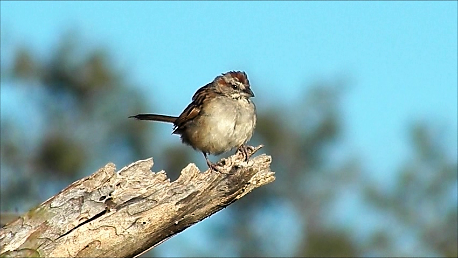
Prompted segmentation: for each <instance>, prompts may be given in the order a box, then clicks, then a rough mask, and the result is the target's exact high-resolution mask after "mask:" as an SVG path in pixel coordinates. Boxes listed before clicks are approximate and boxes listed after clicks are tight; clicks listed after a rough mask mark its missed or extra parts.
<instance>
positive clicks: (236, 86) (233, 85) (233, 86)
mask: <svg viewBox="0 0 458 258" xmlns="http://www.w3.org/2000/svg"><path fill="white" fill-rule="evenodd" d="M231 86H232V88H233V89H234V90H236V89H238V88H239V86H238V85H237V84H232V85H231Z"/></svg>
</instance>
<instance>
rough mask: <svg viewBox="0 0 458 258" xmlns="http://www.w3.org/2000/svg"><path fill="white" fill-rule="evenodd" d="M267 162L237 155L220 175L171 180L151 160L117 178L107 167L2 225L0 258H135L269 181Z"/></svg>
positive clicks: (194, 171) (191, 168)
mask: <svg viewBox="0 0 458 258" xmlns="http://www.w3.org/2000/svg"><path fill="white" fill-rule="evenodd" d="M258 148H259V147H258ZM258 148H256V149H252V151H253V153H254V152H255V151H256V150H257V149H258ZM270 162H271V158H270V156H267V155H264V154H263V155H260V156H257V157H255V158H253V159H251V160H249V161H248V162H245V161H243V160H242V158H241V156H240V155H238V154H236V155H233V156H231V157H229V158H227V159H223V160H222V161H221V164H222V167H221V169H220V170H221V171H219V172H217V171H210V170H207V171H206V172H203V173H201V172H200V171H199V169H198V168H197V167H196V166H195V165H194V164H189V165H188V166H187V167H185V168H184V169H183V170H182V171H181V175H180V177H179V178H178V179H177V180H176V181H174V182H170V179H169V178H167V176H166V174H165V172H164V171H160V172H157V173H153V172H152V171H151V168H152V166H153V160H152V159H151V158H150V159H147V160H140V161H137V162H134V163H132V164H130V165H129V166H127V167H124V168H123V169H121V170H120V171H119V172H116V169H115V165H114V164H112V163H109V164H107V165H106V166H105V167H103V168H101V169H99V170H98V171H97V172H95V173H94V174H92V175H90V176H88V177H86V178H83V179H80V180H78V181H76V182H74V183H73V184H71V185H70V186H68V187H67V188H65V189H64V190H62V191H61V192H60V193H58V194H57V195H55V196H53V197H51V198H50V199H49V200H47V201H45V202H44V203H42V204H41V205H40V206H38V207H37V208H35V209H32V210H30V211H29V212H28V213H26V214H24V215H23V216H21V217H20V218H18V219H17V220H15V221H13V222H11V223H9V224H7V225H5V227H3V228H2V229H1V230H0V256H2V257H31V256H33V257H37V256H39V257H132V256H138V255H140V254H142V253H143V252H146V251H147V250H149V249H151V248H154V247H155V246H157V245H159V244H160V243H162V242H163V241H165V240H167V239H168V238H170V237H172V236H173V235H175V234H177V233H179V232H181V231H183V230H184V229H186V228H187V227H189V226H191V225H193V224H194V223H197V222H199V221H201V220H203V219H204V218H206V217H208V216H210V215H212V214H214V213H215V212H217V211H219V210H221V209H223V208H225V207H226V206H228V205H229V204H231V203H233V202H234V201H236V200H238V199H240V198H241V197H243V196H244V195H246V194H247V193H249V192H250V191H251V190H253V189H254V188H257V187H260V186H262V185H265V184H268V183H270V182H272V181H274V180H275V177H274V173H273V172H271V171H270Z"/></svg>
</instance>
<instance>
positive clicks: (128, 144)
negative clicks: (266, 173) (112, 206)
mask: <svg viewBox="0 0 458 258" xmlns="http://www.w3.org/2000/svg"><path fill="white" fill-rule="evenodd" d="M74 35H75V33H68V34H67V35H64V36H63V40H62V41H61V43H60V45H59V46H58V47H56V48H50V49H49V56H50V58H49V59H46V58H42V57H40V56H39V55H38V54H36V53H34V50H32V49H31V48H28V47H27V46H23V47H21V48H18V51H17V52H15V53H13V54H11V59H10V60H6V61H5V62H2V68H1V73H2V78H1V90H2V95H3V94H4V91H5V90H8V91H10V92H14V93H13V94H14V95H15V96H16V97H17V98H16V99H15V100H14V101H12V100H11V105H9V106H8V107H10V108H14V109H16V110H15V111H14V112H4V110H2V117H1V172H2V173H1V211H3V212H5V211H18V212H23V211H26V210H28V209H30V208H32V207H34V206H36V205H38V204H39V203H41V202H43V201H44V200H46V199H47V198H49V197H51V196H52V195H54V194H56V193H57V192H58V191H60V190H61V189H62V188H64V187H66V186H67V185H68V184H70V183H72V182H73V181H75V180H77V179H79V178H81V177H84V176H87V175H89V174H91V173H93V172H94V171H96V170H97V169H98V168H100V167H102V166H103V165H105V164H106V163H108V162H114V163H115V164H116V166H117V168H118V169H120V168H122V167H123V166H124V165H127V164H129V163H131V162H133V161H136V160H138V159H145V158H148V157H151V156H153V157H154V160H155V163H156V164H155V167H154V168H153V170H154V171H157V170H158V168H159V169H161V168H164V169H165V170H166V171H167V173H168V174H169V176H170V177H171V178H172V179H175V178H177V177H178V172H179V171H180V169H181V168H182V167H184V166H185V165H186V164H187V163H190V162H196V163H197V164H198V165H199V167H200V168H205V166H202V165H204V163H203V162H202V160H203V159H202V157H201V155H200V153H197V152H194V151H193V150H192V149H191V148H189V147H187V146H184V145H181V143H180V141H179V138H178V137H176V136H170V137H176V139H175V144H172V145H170V144H164V143H163V141H162V140H161V138H162V137H165V136H163V135H161V136H159V135H158V134H157V133H155V132H154V130H155V129H156V128H157V127H156V126H155V125H153V124H152V123H140V122H137V121H133V120H129V119H127V117H128V116H129V115H132V114H136V113H139V112H149V111H154V110H150V108H151V107H150V106H148V105H151V104H153V105H154V101H160V98H159V97H157V96H148V98H146V97H145V96H144V95H143V94H142V93H141V92H140V90H139V89H140V87H138V86H139V85H132V84H131V83H130V82H129V80H128V78H129V74H126V73H125V72H124V71H123V70H122V69H121V68H119V67H116V66H115V65H114V63H116V62H113V60H111V57H110V53H107V52H105V51H104V50H103V49H104V48H103V47H100V48H95V49H90V48H87V46H85V45H84V43H83V42H81V41H79V40H78V38H77V37H75V36H74ZM222 72H224V71H222ZM252 84H255V82H252ZM347 86H349V85H348V82H345V81H344V82H342V81H337V82H334V83H316V84H315V85H309V86H308V87H306V89H307V90H306V91H305V92H303V96H304V97H303V99H302V101H301V102H298V103H289V104H288V105H286V104H285V105H277V106H271V107H270V108H269V109H258V127H257V130H256V133H255V136H254V138H253V139H252V141H251V142H250V143H251V144H252V145H257V144H261V143H262V144H264V145H265V148H264V149H262V150H261V152H264V153H267V154H268V155H271V156H272V158H273V163H272V170H273V171H275V172H276V177H277V180H276V181H275V182H274V183H272V184H269V185H267V186H265V187H262V188H261V189H258V190H256V191H254V192H253V193H251V194H249V195H248V196H247V197H245V198H243V199H242V200H240V201H239V202H236V203H234V204H233V205H231V206H230V207H229V208H227V209H225V210H224V211H221V212H220V213H219V214H217V215H215V216H213V217H212V218H209V219H207V220H205V221H203V222H202V224H203V223H205V225H206V227H205V228H202V227H200V225H196V226H195V227H200V229H205V231H204V232H200V233H199V234H200V235H199V236H197V237H202V239H209V240H208V242H207V243H206V247H205V248H199V247H194V248H191V247H190V244H187V243H186V242H187V239H188V238H189V234H188V235H187V231H190V230H191V229H193V228H194V227H192V228H191V229H188V230H187V231H185V232H184V233H182V234H180V235H178V236H176V237H174V238H173V239H171V240H169V242H172V241H174V242H173V243H175V244H174V245H172V244H169V243H167V242H166V243H164V244H163V245H162V246H160V247H158V248H157V249H155V250H153V251H151V252H150V253H148V254H146V255H145V256H155V255H156V256H162V255H163V253H162V252H163V251H165V250H166V249H167V248H175V249H180V248H179V247H177V243H180V246H181V249H182V250H180V251H179V253H178V254H180V255H183V256H218V255H234V256H404V255H405V256H422V255H425V256H450V257H456V256H457V255H458V254H457V229H458V226H457V203H456V201H457V197H456V195H457V161H456V157H448V156H447V151H446V148H447V146H446V143H447V139H445V138H444V135H446V133H448V132H446V133H444V130H446V129H445V128H443V127H441V126H439V125H435V124H432V123H431V122H429V121H406V134H407V135H408V136H409V138H410V146H411V152H410V153H409V154H408V156H406V157H404V162H403V164H400V165H399V167H398V169H397V171H396V175H397V176H396V179H395V182H390V183H389V185H386V184H385V183H382V182H377V181H374V180H373V179H371V177H369V176H368V174H370V171H367V169H366V168H365V167H364V166H363V165H362V164H364V163H365V162H364V161H363V160H361V158H360V157H358V156H350V155H348V154H347V153H346V150H347V146H346V145H345V141H344V136H343V132H344V131H345V128H344V127H343V124H344V123H343V119H344V116H343V115H342V105H343V104H342V98H343V97H344V95H345V91H346V90H347V89H348V87H347ZM197 87H198V85H196V89H197ZM9 96H11V94H10V95H9ZM2 101H8V100H6V99H4V98H3V96H2ZM148 102H150V103H148ZM151 102H152V103H151ZM186 104H187V103H182V105H183V108H184V107H185V105H186ZM284 113H287V114H289V115H288V116H284V115H282V114H284ZM10 114H16V115H14V116H12V115H10ZM170 131H171V128H170ZM399 138H400V140H402V139H403V136H401V135H400V137H399ZM386 144H390V143H388V142H387V143H386ZM351 155H353V154H351ZM355 208H357V209H355ZM193 232H194V231H193ZM412 246H413V248H412ZM412 249H413V250H416V252H417V253H412Z"/></svg>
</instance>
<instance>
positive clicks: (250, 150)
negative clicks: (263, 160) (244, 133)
mask: <svg viewBox="0 0 458 258" xmlns="http://www.w3.org/2000/svg"><path fill="white" fill-rule="evenodd" d="M262 147H264V146H263V145H259V146H258V147H253V146H249V145H245V144H243V145H241V146H240V147H239V148H238V149H237V151H240V152H241V154H242V157H243V158H244V159H245V161H248V159H249V158H250V157H251V156H252V155H253V154H254V153H255V152H256V151H258V150H259V149H261V148H262Z"/></svg>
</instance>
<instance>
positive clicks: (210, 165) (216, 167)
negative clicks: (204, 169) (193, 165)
mask: <svg viewBox="0 0 458 258" xmlns="http://www.w3.org/2000/svg"><path fill="white" fill-rule="evenodd" d="M202 154H204V157H205V160H206V161H207V166H208V167H209V168H210V169H213V170H215V171H219V169H218V166H217V165H215V164H213V163H211V162H210V160H209V159H208V157H207V153H205V152H202Z"/></svg>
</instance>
